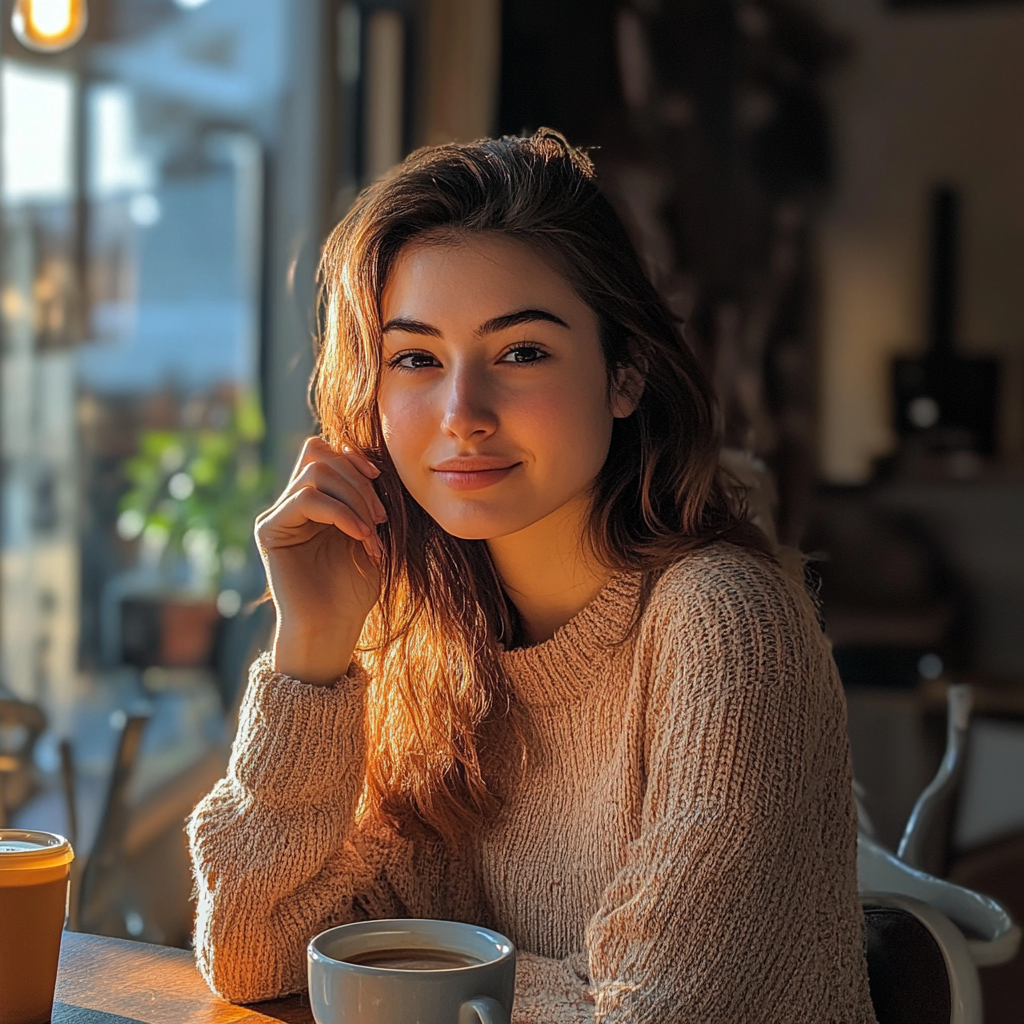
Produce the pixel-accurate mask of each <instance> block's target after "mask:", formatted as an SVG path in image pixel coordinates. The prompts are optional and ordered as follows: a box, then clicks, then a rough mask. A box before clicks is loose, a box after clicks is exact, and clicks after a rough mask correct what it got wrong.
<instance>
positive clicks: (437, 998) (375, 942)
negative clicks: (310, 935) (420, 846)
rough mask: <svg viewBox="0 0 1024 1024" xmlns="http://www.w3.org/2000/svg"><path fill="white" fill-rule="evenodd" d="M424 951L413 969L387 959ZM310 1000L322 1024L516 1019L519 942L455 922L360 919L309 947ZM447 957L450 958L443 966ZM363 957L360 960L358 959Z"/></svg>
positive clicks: (465, 1023) (467, 1023) (464, 1023)
mask: <svg viewBox="0 0 1024 1024" xmlns="http://www.w3.org/2000/svg"><path fill="white" fill-rule="evenodd" d="M397 950H401V951H408V952H410V953H413V952H414V951H422V952H423V955H424V958H425V959H424V962H423V963H424V964H428V965H429V964H431V963H432V962H433V961H432V957H433V956H436V955H437V954H438V952H439V951H440V953H441V954H442V956H441V957H440V958H438V960H439V963H438V966H424V965H423V964H419V965H417V966H416V967H415V969H409V968H403V967H401V966H395V965H394V963H389V958H390V957H392V956H393V955H394V953H395V951H397ZM307 954H308V961H309V962H308V973H309V1002H310V1005H311V1007H312V1009H313V1017H314V1018H315V1020H316V1022H317V1024H510V1021H511V1019H512V1000H513V997H514V994H515V980H516V953H515V947H514V946H513V945H512V943H511V942H510V941H509V940H508V939H506V938H505V936H504V935H499V934H498V933H497V932H493V931H491V930H490V929H488V928H481V927H478V926H477V925H471V924H460V923H459V922H457V921H431V920H425V919H423V920H421V919H399V920H385V921H357V922H354V923H352V924H343V925H339V926H338V927H337V928H329V929H328V930H327V931H325V932H321V933H320V934H319V935H317V936H316V937H315V938H314V939H313V940H312V941H311V942H310V944H309V946H308V949H307ZM445 958H447V959H448V960H449V963H444V962H443V961H444V959H445ZM353 961H357V962H353Z"/></svg>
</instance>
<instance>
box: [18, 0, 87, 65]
mask: <svg viewBox="0 0 1024 1024" xmlns="http://www.w3.org/2000/svg"><path fill="white" fill-rule="evenodd" d="M88 24H89V9H88V6H87V4H86V0H15V4H14V13H13V14H12V15H11V28H12V29H13V30H14V34H15V36H16V37H17V39H18V42H19V43H21V45H22V46H26V47H28V49H30V50H38V51H40V52H41V53H57V52H58V51H60V50H67V49H68V48H69V47H72V46H74V45H75V43H77V42H78V40H79V39H81V38H82V36H83V34H84V33H85V27H86V25H88Z"/></svg>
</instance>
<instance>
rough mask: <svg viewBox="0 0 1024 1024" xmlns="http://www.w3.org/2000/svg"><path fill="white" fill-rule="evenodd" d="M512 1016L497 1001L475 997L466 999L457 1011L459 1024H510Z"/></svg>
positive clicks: (487, 997) (485, 997) (488, 997)
mask: <svg viewBox="0 0 1024 1024" xmlns="http://www.w3.org/2000/svg"><path fill="white" fill-rule="evenodd" d="M511 1020H512V1016H511V1014H510V1013H509V1012H508V1010H506V1009H505V1007H504V1006H502V1005H501V1003H499V1002H498V1000H497V999H492V998H491V997H490V996H477V998H476V999H467V1000H466V1001H465V1002H464V1003H463V1004H462V1007H461V1009H460V1010H459V1024H478V1022H479V1024H511Z"/></svg>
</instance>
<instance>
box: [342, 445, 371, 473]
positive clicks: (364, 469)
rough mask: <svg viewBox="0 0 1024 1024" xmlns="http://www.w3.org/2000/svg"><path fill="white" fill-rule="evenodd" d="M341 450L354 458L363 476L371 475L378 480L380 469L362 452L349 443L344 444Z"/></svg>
mask: <svg viewBox="0 0 1024 1024" xmlns="http://www.w3.org/2000/svg"><path fill="white" fill-rule="evenodd" d="M341 450H342V453H343V454H344V455H347V456H349V457H350V458H351V459H352V461H353V462H354V463H355V465H356V466H357V468H358V469H359V472H360V473H362V474H363V476H365V477H369V479H371V480H376V479H377V477H379V476H380V470H379V469H378V468H377V467H376V466H375V465H374V464H373V463H372V462H371V461H370V460H369V459H368V458H367V457H366V456H365V455H364V454H363V453H362V452H357V451H356V450H355V448H352V447H351V446H349V445H347V444H343V445H342V446H341Z"/></svg>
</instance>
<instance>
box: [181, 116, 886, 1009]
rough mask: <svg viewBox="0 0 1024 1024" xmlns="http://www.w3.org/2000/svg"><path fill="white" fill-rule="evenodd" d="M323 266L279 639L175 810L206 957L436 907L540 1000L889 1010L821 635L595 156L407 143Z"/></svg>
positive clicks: (229, 963) (280, 550) (836, 695)
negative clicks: (185, 805)
mask: <svg viewBox="0 0 1024 1024" xmlns="http://www.w3.org/2000/svg"><path fill="white" fill-rule="evenodd" d="M322 270H323V277H324V281H325V288H326V290H325V301H324V315H325V331H324V338H323V343H322V346H321V350H320V353H319V358H318V363H317V369H316V374H315V398H316V407H317V412H318V414H319V419H320V423H321V425H322V435H321V436H320V437H318V438H311V439H310V440H309V441H308V442H307V443H306V446H305V448H304V450H303V452H302V454H301V456H300V458H299V460H298V463H297V465H296V468H295V472H294V474H293V476H292V479H291V481H290V482H289V484H288V486H287V487H286V488H285V490H284V493H283V494H282V495H281V497H280V498H279V499H278V501H277V503H276V504H275V505H274V507H273V508H271V509H270V510H269V511H267V512H266V513H264V514H263V515H262V516H261V517H260V518H259V520H258V522H257V527H256V534H257V539H258V541H259V545H260V549H261V551H262V554H263V558H264V561H265V564H266V568H267V571H268V575H269V579H270V589H271V592H272V595H273V599H274V603H275V607H276V610H277V630H276V634H275V637H274V644H273V649H272V650H271V651H270V652H269V653H267V654H265V655H264V656H262V657H261V658H260V659H259V660H258V661H257V662H256V663H255V665H254V666H253V668H252V672H251V678H250V683H249V688H248V691H247V693H246V696H245V700H244V703H243V706H242V712H241V717H240V722H239V728H238V736H237V738H236V740H235V745H234V749H233V753H232V757H231V762H230V765H229V768H228V773H227V777H226V778H225V779H224V780H222V781H221V782H220V783H219V784H218V785H217V786H216V788H215V789H214V790H213V792H212V793H210V795H209V796H207V797H206V798H205V799H204V800H203V802H202V803H201V804H200V805H199V806H198V807H197V808H196V810H195V812H194V814H193V815H192V818H191V820H190V822H189V829H188V831H189V838H190V842H191V849H192V857H193V861H194V865H195V873H196V879H197V892H198V900H199V904H198V917H197V923H196V951H197V957H198V961H199V965H200V969H201V970H202V972H203V974H204V976H205V977H206V979H207V981H208V982H209V984H210V985H211V987H212V988H214V989H215V990H216V991H218V992H220V993H221V994H222V995H224V996H226V997H227V998H229V999H232V1000H236V1001H241V1002H246V1001H253V1000H260V999H266V998H269V997H272V996H277V995H281V994H282V993H287V992H292V991H295V990H298V989H300V988H302V987H303V986H304V981H305V947H306V943H307V942H308V940H309V939H310V938H311V937H312V936H313V935H314V934H316V933H317V932H319V931H321V930H322V929H324V928H327V927H330V926H331V925H334V924H338V923H341V922H344V921H352V920H359V919H366V918H383V917H410V916H411V917H436V918H448V919H455V920H463V921H470V922H477V923H481V924H486V925H489V926H492V927H494V928H497V929H498V930H499V931H501V932H503V933H505V934H506V935H508V936H509V937H510V938H511V939H512V940H513V942H514V943H515V944H516V946H517V947H518V950H519V960H518V979H517V994H516V1010H515V1020H516V1021H517V1022H522V1024H526V1022H534V1021H535V1022H538V1024H539V1022H544V1024H558V1022H563V1021H565V1022H578V1021H594V1020H596V1021H603V1022H613V1021H614V1022H627V1021H628V1022H630V1024H642V1022H652V1024H666V1022H674V1021H679V1022H684V1021H686V1022H700V1024H713V1022H720V1024H753V1022H765V1024H769V1022H772V1024H777V1022H780V1021H786V1022H790V1024H797V1022H808V1024H810V1022H815V1024H820V1022H824V1021H832V1022H848V1024H869V1022H872V1021H873V1020H874V1017H873V1014H872V1010H871V1003H870V998H869V993H868V984H867V973H866V967H865V961H864V954H863V951H862V924H861V915H860V910H859V904H858V900H857V892H856V870H855V834H856V820H855V812H854V805H853V797H852V789H851V778H850V768H849V761H848V753H847V743H846V737H845V715H844V704H843V697H842V693H841V690H840V686H839V682H838V679H837V676H836V671H835V667H834V664H833V662H832V658H831V655H830V653H829V645H828V642H827V641H826V639H825V638H824V637H823V636H822V634H821V631H820V629H819V627H818V625H817V620H816V617H815V614H814V609H813V607H812V605H811V602H810V601H809V600H808V598H807V596H806V594H805V593H804V591H803V588H802V586H801V584H800V583H799V582H798V581H796V580H794V579H791V578H789V577H788V576H787V574H786V573H785V572H783V571H782V570H781V569H780V568H779V566H778V564H777V563H776V561H775V559H774V557H773V555H772V553H771V552H770V550H769V549H768V544H767V542H766V541H765V539H764V536H763V535H762V534H760V533H759V532H758V531H757V530H756V529H755V528H754V527H752V526H750V525H749V524H747V523H746V522H745V520H744V519H743V518H742V517H741V516H740V515H739V514H738V513H737V511H736V510H735V502H733V501H731V500H730V498H729V495H728V494H727V491H726V489H725V488H724V486H723V483H722V481H721V480H720V479H719V474H718V468H717V467H718V456H719V448H718V440H717V435H716V413H715V407H714V402H713V398H712V394H711V390H710V387H709V385H708V382H707V380H706V379H705V377H704V375H703V374H702V373H701V371H700V369H699V367H698V364H697V362H696V361H695V358H694V356H693V354H692V353H691V351H690V350H689V348H688V347H687V346H686V344H685V343H684V342H683V340H682V339H681V337H680V334H679V331H678V329H677V326H676V324H675V322H674V321H673V318H672V316H671V314H670V313H669V311H668V310H667V308H666V307H665V305H664V304H663V303H662V301H661V300H660V299H659V297H658V295H657V294H656V293H655V291H654V289H653V288H652V286H651V284H650V283H649V282H648V280H647V278H646V277H645V275H644V272H643V270H642V268H641V265H640V262H639V260H638V259H637V256H636V254H635V252H634V251H633V249H632V248H631V246H630V243H629V241H628V239H627V236H626V234H625V232H624V230H623V228H622V226H621V224H620V223H619V221H618V220H617V218H616V216H615V214H614V213H613V212H612V209H611V207H610V206H609V204H608V203H607V201H606V200H605V199H603V198H602V197H601V195H600V193H599V192H598V190H597V187H596V184H595V180H594V171H593V167H592V166H591V164H590V162H589V160H588V159H587V158H586V156H584V155H583V154H582V153H581V152H579V151H578V150H574V149H572V148H571V147H570V146H569V145H568V144H567V143H566V142H565V140H564V139H563V138H562V137H561V136H559V135H558V134H556V133H554V132H551V131H541V132H539V133H538V134H536V135H535V136H534V137H533V138H529V139H515V138H504V139H500V140H493V141H484V142H478V143H474V144H472V145H467V146H441V147H437V148H431V149H425V150H421V151H420V152H418V153H416V154H414V155H413V156H411V157H410V158H409V159H408V160H406V161H405V163H404V164H402V165H401V166H400V167H399V168H398V169H397V171H396V172H395V173H394V174H392V175H391V176H390V177H389V178H387V179H385V180H383V181H380V182H377V183H376V184H374V185H372V186H371V187H370V188H368V189H367V190H366V191H365V192H364V193H363V194H362V196H361V197H360V198H359V200H358V201H357V202H356V204H355V206H354V208H353V209H352V211H351V212H350V213H349V214H348V216H347V217H346V218H345V219H344V220H343V221H342V222H341V224H339V226H338V227H337V229H336V230H335V232H334V234H333V235H332V237H331V239H330V240H329V242H328V243H327V247H326V250H325V254H324V258H323V268H322Z"/></svg>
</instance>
